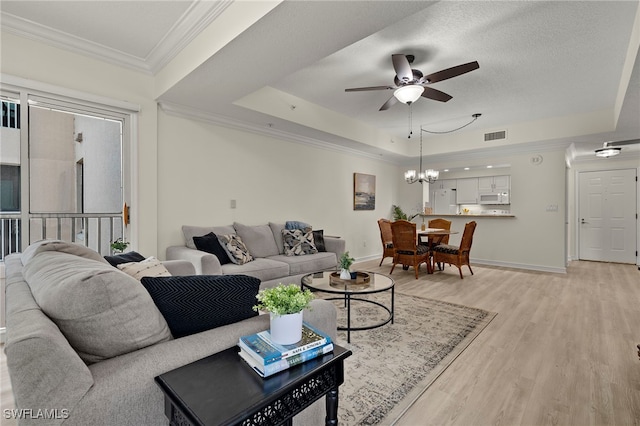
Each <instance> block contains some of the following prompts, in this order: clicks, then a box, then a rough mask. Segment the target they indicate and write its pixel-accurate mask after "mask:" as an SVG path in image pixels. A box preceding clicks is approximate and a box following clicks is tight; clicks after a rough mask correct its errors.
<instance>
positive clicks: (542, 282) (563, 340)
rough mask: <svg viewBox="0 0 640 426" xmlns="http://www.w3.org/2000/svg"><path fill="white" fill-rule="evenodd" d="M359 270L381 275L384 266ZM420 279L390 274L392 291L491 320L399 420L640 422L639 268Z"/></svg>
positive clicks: (448, 273) (405, 423)
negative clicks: (486, 314)
mask: <svg viewBox="0 0 640 426" xmlns="http://www.w3.org/2000/svg"><path fill="white" fill-rule="evenodd" d="M378 263H379V261H373V262H366V263H365V264H360V265H358V268H359V269H367V270H372V271H377V272H382V273H387V274H388V272H389V270H390V269H391V264H390V259H387V260H386V261H385V263H384V264H383V266H382V268H378V266H377V265H378ZM473 270H474V273H475V275H473V276H471V275H470V274H469V271H468V269H467V268H466V267H463V273H464V279H463V280H461V279H460V277H459V275H458V271H457V269H456V268H455V267H449V266H446V267H445V270H444V271H442V272H436V273H435V274H434V275H430V276H429V275H426V273H425V272H424V270H423V271H422V273H421V274H420V278H419V279H418V280H416V279H415V276H414V274H413V270H412V269H411V270H409V271H403V270H402V269H400V270H399V269H398V268H396V270H395V271H394V272H393V275H391V276H392V277H393V278H394V279H395V281H396V291H398V292H402V293H406V294H412V295H416V296H422V297H429V298H433V299H438V300H444V301H447V302H452V303H459V304H463V305H467V306H473V307H477V308H481V309H485V310H488V311H492V312H496V313H497V314H498V315H497V316H496V318H495V319H494V320H493V321H492V322H491V324H489V326H488V327H487V328H486V329H485V330H484V331H483V332H482V333H481V334H480V336H478V338H477V339H476V340H475V341H474V342H473V343H471V345H470V346H469V347H468V348H467V349H466V350H465V351H464V352H463V353H462V355H461V356H460V357H459V358H458V359H456V361H454V362H453V364H452V365H451V366H450V367H449V368H448V369H447V370H446V371H445V372H444V373H443V374H442V375H441V376H440V377H439V378H438V379H437V380H436V381H435V383H434V384H433V385H432V386H431V387H430V388H429V389H428V390H427V391H426V392H425V393H424V394H423V395H422V396H421V397H420V399H419V400H418V401H416V403H415V404H414V405H413V406H412V407H411V408H410V409H409V410H408V411H407V413H405V415H404V416H403V417H402V418H401V419H400V421H399V422H398V423H397V424H398V425H399V426H414V425H547V424H549V425H639V424H640V360H639V359H638V355H637V349H636V344H637V343H640V271H638V268H637V267H636V266H635V265H620V264H609V263H598V262H572V263H571V264H570V266H569V268H568V273H567V274H552V273H542V272H528V271H522V270H510V269H506V268H490V267H481V266H473Z"/></svg>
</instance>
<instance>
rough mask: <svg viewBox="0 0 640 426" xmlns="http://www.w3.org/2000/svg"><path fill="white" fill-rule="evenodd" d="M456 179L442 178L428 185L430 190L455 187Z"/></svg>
mask: <svg viewBox="0 0 640 426" xmlns="http://www.w3.org/2000/svg"><path fill="white" fill-rule="evenodd" d="M456 183H457V181H456V179H442V180H437V181H435V182H434V183H432V184H431V185H430V187H431V190H432V191H433V190H435V189H456Z"/></svg>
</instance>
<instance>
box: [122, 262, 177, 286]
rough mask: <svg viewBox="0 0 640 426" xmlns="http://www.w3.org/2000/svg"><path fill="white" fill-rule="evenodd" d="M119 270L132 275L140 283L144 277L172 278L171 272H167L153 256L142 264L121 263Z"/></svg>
mask: <svg viewBox="0 0 640 426" xmlns="http://www.w3.org/2000/svg"><path fill="white" fill-rule="evenodd" d="M118 269H120V270H121V271H122V272H125V273H127V274H129V275H131V276H132V277H133V278H135V279H137V280H138V281H140V279H142V277H170V276H171V274H170V273H169V271H167V268H165V267H164V265H163V264H162V263H160V261H159V260H158V259H156V258H155V257H153V256H151V257H148V258H146V259H145V260H143V261H142V262H129V263H121V264H120V265H118Z"/></svg>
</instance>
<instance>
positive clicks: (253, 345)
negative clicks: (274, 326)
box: [238, 323, 332, 365]
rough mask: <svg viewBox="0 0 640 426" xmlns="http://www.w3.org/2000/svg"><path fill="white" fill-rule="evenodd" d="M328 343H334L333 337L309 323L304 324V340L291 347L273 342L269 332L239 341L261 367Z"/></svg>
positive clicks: (243, 337) (262, 332) (241, 346)
mask: <svg viewBox="0 0 640 426" xmlns="http://www.w3.org/2000/svg"><path fill="white" fill-rule="evenodd" d="M328 343H332V341H331V337H329V336H328V335H327V334H326V333H324V332H322V331H320V330H318V329H317V328H315V327H313V326H311V325H309V324H307V323H303V324H302V339H301V340H300V341H299V342H297V343H294V344H291V345H280V344H278V343H274V342H273V341H272V340H271V333H269V330H266V331H261V332H259V333H255V334H251V335H249V336H242V337H240V339H239V340H238V346H239V347H240V348H241V349H244V350H245V352H246V353H247V354H249V355H250V356H252V357H253V358H254V359H255V360H256V362H257V363H259V364H260V365H267V364H271V363H274V362H277V361H279V360H282V359H286V358H290V357H292V356H295V355H298V354H302V353H304V352H306V351H308V350H310V349H314V348H317V347H321V346H324V345H326V344H328Z"/></svg>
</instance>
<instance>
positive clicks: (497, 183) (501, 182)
mask: <svg viewBox="0 0 640 426" xmlns="http://www.w3.org/2000/svg"><path fill="white" fill-rule="evenodd" d="M510 186H511V177H510V176H509V175H503V176H485V177H481V178H478V192H480V193H485V194H486V193H489V192H505V191H509V187H510Z"/></svg>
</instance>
